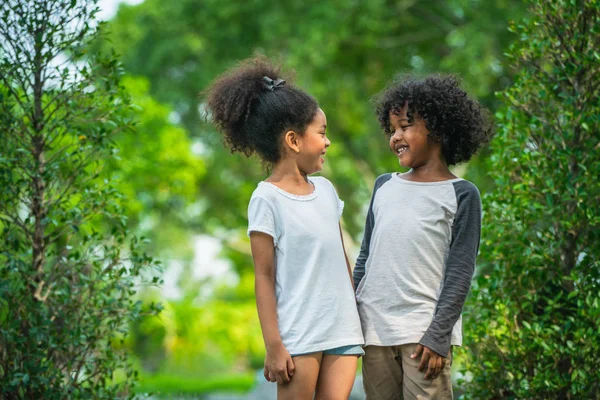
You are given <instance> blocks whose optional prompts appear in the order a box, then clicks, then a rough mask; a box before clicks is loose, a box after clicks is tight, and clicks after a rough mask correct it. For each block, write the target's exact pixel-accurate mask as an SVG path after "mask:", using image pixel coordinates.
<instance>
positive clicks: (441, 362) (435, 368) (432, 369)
mask: <svg viewBox="0 0 600 400" xmlns="http://www.w3.org/2000/svg"><path fill="white" fill-rule="evenodd" d="M445 365H446V360H445V359H444V357H442V356H440V355H438V354H432V355H431V357H430V358H429V365H428V368H427V373H425V379H435V378H437V377H438V376H439V375H440V374H441V373H442V370H443V369H444V366H445Z"/></svg>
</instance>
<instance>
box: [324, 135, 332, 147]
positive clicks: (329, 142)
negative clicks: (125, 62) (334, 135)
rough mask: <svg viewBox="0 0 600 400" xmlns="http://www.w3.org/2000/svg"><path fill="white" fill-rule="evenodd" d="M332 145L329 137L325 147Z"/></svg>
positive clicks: (326, 139)
mask: <svg viewBox="0 0 600 400" xmlns="http://www.w3.org/2000/svg"><path fill="white" fill-rule="evenodd" d="M330 145H331V141H330V140H329V138H328V137H326V138H325V147H329V146H330Z"/></svg>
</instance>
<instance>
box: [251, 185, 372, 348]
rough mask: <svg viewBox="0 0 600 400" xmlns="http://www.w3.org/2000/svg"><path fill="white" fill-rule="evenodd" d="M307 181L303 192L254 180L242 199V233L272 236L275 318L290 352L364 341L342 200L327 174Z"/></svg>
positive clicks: (360, 343) (356, 343) (355, 343)
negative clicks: (344, 243)
mask: <svg viewBox="0 0 600 400" xmlns="http://www.w3.org/2000/svg"><path fill="white" fill-rule="evenodd" d="M309 181H310V182H311V183H312V184H313V185H314V187H315V190H314V192H313V193H311V194H309V195H306V196H297V195H294V194H291V193H288V192H286V191H284V190H282V189H280V188H278V187H277V186H275V185H273V184H271V183H268V182H260V183H259V184H258V187H257V188H256V190H254V193H253V194H252V198H251V199H250V204H249V205H248V235H250V232H263V233H266V234H268V235H270V236H272V237H273V243H274V244H275V296H276V299H277V321H278V324H279V332H280V334H281V338H282V340H283V344H284V345H285V347H286V348H287V350H288V351H289V352H290V354H292V355H298V354H303V353H310V352H317V351H323V350H328V349H333V348H336V347H341V346H348V345H362V344H363V343H364V340H363V335H362V330H361V326H360V318H359V316H358V311H357V308H356V301H355V298H354V293H353V291H352V285H351V283H350V277H349V276H348V268H347V266H346V259H345V257H344V250H343V246H342V240H341V237H340V231H339V218H340V216H341V214H342V210H343V208H344V203H343V202H342V201H341V200H340V199H339V198H338V196H337V193H336V192H335V189H334V187H333V185H332V184H331V182H329V181H328V180H327V179H325V178H323V177H311V178H309Z"/></svg>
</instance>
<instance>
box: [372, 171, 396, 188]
mask: <svg viewBox="0 0 600 400" xmlns="http://www.w3.org/2000/svg"><path fill="white" fill-rule="evenodd" d="M394 174H395V172H386V173H385V174H381V175H379V176H378V177H377V179H375V186H374V188H373V191H376V190H377V189H379V188H380V187H382V186H383V184H384V183H386V182H388V181H389V180H390V179H392V176H393V175H394Z"/></svg>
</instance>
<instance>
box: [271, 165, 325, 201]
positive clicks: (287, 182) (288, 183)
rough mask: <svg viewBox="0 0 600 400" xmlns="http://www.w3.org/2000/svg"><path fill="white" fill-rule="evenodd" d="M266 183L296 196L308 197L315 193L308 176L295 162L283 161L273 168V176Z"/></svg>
mask: <svg viewBox="0 0 600 400" xmlns="http://www.w3.org/2000/svg"><path fill="white" fill-rule="evenodd" d="M265 181H266V182H269V183H272V184H273V185H275V186H277V187H279V188H280V189H283V190H285V191H286V192H289V193H292V194H296V195H300V196H302V195H307V194H310V193H312V192H313V191H314V187H313V185H312V183H310V182H309V181H308V176H307V175H306V174H305V173H303V172H302V171H301V170H300V169H299V168H298V165H297V164H296V162H295V161H294V160H291V159H283V160H281V161H279V162H278V163H277V164H275V165H274V166H273V171H272V172H271V176H269V177H268V178H267V179H265Z"/></svg>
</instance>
